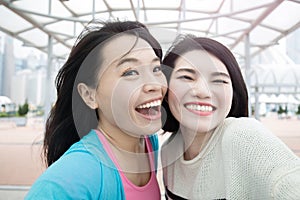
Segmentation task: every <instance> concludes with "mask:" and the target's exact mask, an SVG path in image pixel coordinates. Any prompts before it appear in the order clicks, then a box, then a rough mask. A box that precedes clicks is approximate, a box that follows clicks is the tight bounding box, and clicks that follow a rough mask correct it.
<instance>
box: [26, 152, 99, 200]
mask: <svg viewBox="0 0 300 200" xmlns="http://www.w3.org/2000/svg"><path fill="white" fill-rule="evenodd" d="M100 186H101V167H100V164H99V163H98V162H97V161H96V159H94V157H93V156H92V155H90V154H88V153H86V152H74V153H71V154H68V155H66V156H63V157H62V158H61V159H59V160H58V161H57V162H55V163H54V164H52V165H51V166H50V167H49V168H48V169H47V170H46V171H45V172H44V173H43V175H42V176H41V177H39V178H38V180H37V181H36V182H35V183H34V184H33V186H32V188H31V189H30V191H29V192H28V194H27V196H26V197H25V199H28V200H29V199H98V197H99V195H100V194H99V191H100V188H101V187H100Z"/></svg>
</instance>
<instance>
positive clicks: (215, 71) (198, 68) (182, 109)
mask: <svg viewBox="0 0 300 200" xmlns="http://www.w3.org/2000/svg"><path fill="white" fill-rule="evenodd" d="M232 97H233V90H232V83H231V79H230V76H229V73H228V71H227V69H226V67H225V65H224V64H223V63H222V62H221V61H220V60H219V59H217V58H216V57H215V56H213V55H211V54H209V53H207V52H205V51H203V50H193V51H189V52H187V53H185V54H183V55H182V56H180V57H178V59H177V60H176V62H175V66H174V70H173V72H172V75H171V78H170V84H169V93H168V103H169V107H170V110H171V112H172V114H173V115H174V117H175V118H176V119H177V120H178V121H179V122H180V125H181V127H183V128H185V129H189V130H191V131H193V132H197V133H206V132H210V131H212V130H214V129H215V128H216V127H217V126H218V125H219V124H220V123H221V122H222V121H223V120H224V119H225V117H226V116H227V114H228V113H229V111H230V108H231V102H232Z"/></svg>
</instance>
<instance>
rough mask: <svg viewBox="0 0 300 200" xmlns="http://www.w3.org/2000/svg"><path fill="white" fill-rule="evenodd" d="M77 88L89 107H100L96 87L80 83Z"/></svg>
mask: <svg viewBox="0 0 300 200" xmlns="http://www.w3.org/2000/svg"><path fill="white" fill-rule="evenodd" d="M77 90H78V93H79V95H80V96H81V98H82V99H83V101H84V102H85V103H86V105H87V106H88V107H90V108H91V109H96V108H98V107H99V105H98V103H97V101H96V89H92V88H90V87H89V86H87V85H86V84H84V83H79V84H78V85H77Z"/></svg>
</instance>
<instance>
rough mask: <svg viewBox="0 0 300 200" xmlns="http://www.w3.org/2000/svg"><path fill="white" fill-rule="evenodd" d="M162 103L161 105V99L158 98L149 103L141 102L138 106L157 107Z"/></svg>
mask: <svg viewBox="0 0 300 200" xmlns="http://www.w3.org/2000/svg"><path fill="white" fill-rule="evenodd" d="M160 105H161V100H156V101H152V102H149V103H145V104H141V105H139V106H138V107H137V108H150V107H155V106H160Z"/></svg>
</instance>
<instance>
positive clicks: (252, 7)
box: [0, 0, 300, 58]
mask: <svg viewBox="0 0 300 200" xmlns="http://www.w3.org/2000/svg"><path fill="white" fill-rule="evenodd" d="M299 11H300V1H299V0H251V1H249V0H163V1H162V0H122V1H120V0H84V1H83V0H64V1H63V0H38V1H37V0H0V31H2V32H5V33H6V34H9V35H11V36H13V37H15V38H17V39H18V40H20V41H22V42H23V43H24V46H32V47H35V48H37V49H40V50H41V51H43V52H47V51H48V41H49V36H51V38H52V41H53V56H55V57H61V58H65V57H66V55H67V54H68V53H69V52H70V48H71V47H72V46H73V44H74V42H75V39H76V37H77V36H78V35H79V33H80V32H81V31H82V30H83V28H84V26H85V25H86V24H87V23H88V22H90V21H91V20H93V19H98V20H99V19H100V20H108V19H110V18H119V19H121V20H138V21H141V22H143V23H145V24H146V25H147V26H148V27H149V28H150V30H151V31H152V33H153V34H154V35H155V37H156V38H157V39H158V40H159V41H160V43H161V44H162V46H163V48H164V49H166V48H167V47H168V46H169V44H170V43H171V42H172V41H173V39H174V37H175V36H176V34H177V33H192V34H195V35H198V36H208V37H212V38H215V39H216V40H218V41H220V42H222V43H223V44H225V45H227V46H228V47H229V48H230V49H232V51H233V52H234V53H235V54H236V55H238V56H240V58H244V56H245V43H244V41H245V36H247V35H249V45H247V46H249V48H250V50H249V54H250V55H252V56H253V55H256V54H258V53H259V52H261V51H262V50H264V49H266V48H267V47H269V46H272V45H275V44H277V43H278V41H279V40H280V39H281V38H283V37H285V36H286V35H288V34H289V33H291V32H293V31H294V30H296V29H297V28H299V27H300V12H299Z"/></svg>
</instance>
